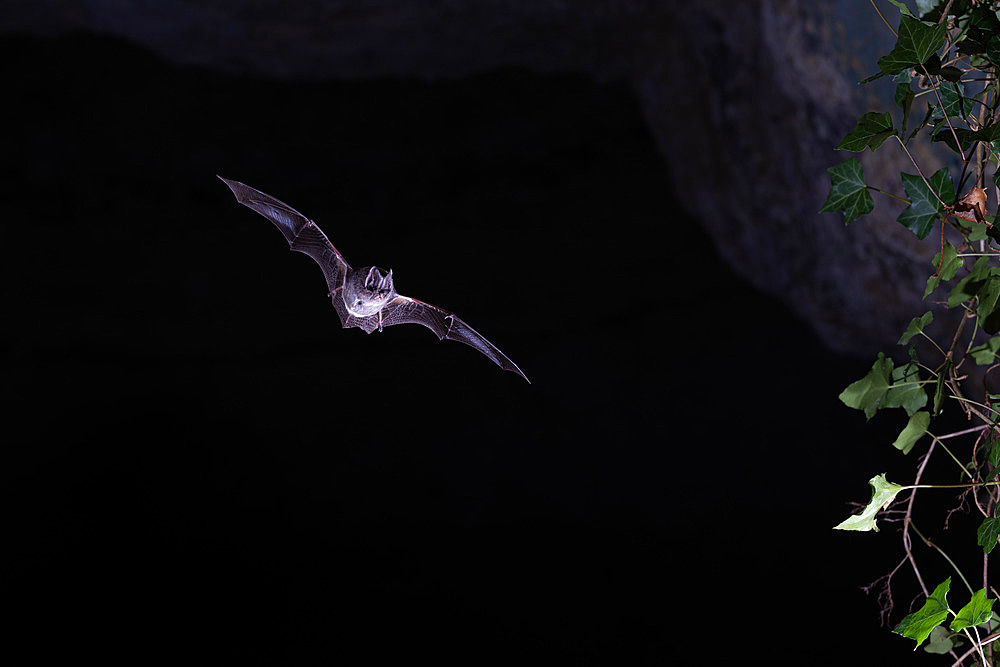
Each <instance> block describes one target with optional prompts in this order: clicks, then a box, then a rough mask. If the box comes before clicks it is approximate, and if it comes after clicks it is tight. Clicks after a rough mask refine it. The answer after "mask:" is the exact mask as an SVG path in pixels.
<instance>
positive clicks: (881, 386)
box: [838, 352, 893, 419]
mask: <svg viewBox="0 0 1000 667" xmlns="http://www.w3.org/2000/svg"><path fill="white" fill-rule="evenodd" d="M892 367H893V363H892V359H887V358H886V356H885V354H883V353H882V352H879V353H878V359H876V360H875V363H874V364H873V365H872V369H871V370H870V371H868V375H866V376H864V377H863V378H861V379H860V380H858V381H857V382H852V383H851V384H850V385H848V387H847V389H845V390H844V391H842V392H840V396H838V398H840V400H841V401H843V403H844V405H846V406H847V407H849V408H854V409H856V410H864V411H865V417H867V418H868V419H871V418H872V416H873V415H874V414H875V413H876V412H878V409H879V408H880V407H883V406H882V401H883V400H884V399H885V395H886V393H887V392H888V391H889V385H890V383H891V382H892Z"/></svg>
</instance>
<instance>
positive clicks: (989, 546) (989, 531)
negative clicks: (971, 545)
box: [976, 517, 1000, 553]
mask: <svg viewBox="0 0 1000 667" xmlns="http://www.w3.org/2000/svg"><path fill="white" fill-rule="evenodd" d="M997 537H1000V519H995V518H992V517H990V518H986V519H983V522H982V523H981V524H979V530H977V531H976V543H977V544H979V546H981V547H982V548H983V551H984V552H985V553H989V552H991V551H993V547H995V546H996V545H997Z"/></svg>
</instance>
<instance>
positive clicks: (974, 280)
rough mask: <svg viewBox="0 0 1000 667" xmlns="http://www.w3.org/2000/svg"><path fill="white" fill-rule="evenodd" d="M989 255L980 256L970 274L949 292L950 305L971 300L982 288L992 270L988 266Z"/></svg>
mask: <svg viewBox="0 0 1000 667" xmlns="http://www.w3.org/2000/svg"><path fill="white" fill-rule="evenodd" d="M987 259H988V258H987V257H980V258H979V259H977V260H976V263H975V264H973V266H972V271H970V272H969V275H967V276H965V277H964V278H962V279H961V280H960V281H958V284H957V285H955V286H954V287H953V288H952V289H951V292H950V293H949V294H948V307H949V308H954V307H955V306H957V305H958V304H960V303H963V302H965V301H968V300H970V299H971V298H973V297H974V296H976V295H977V294H979V290H980V289H982V287H983V284H984V283H985V282H986V279H987V278H988V277H989V276H990V274H991V271H990V269H989V267H988V266H987Z"/></svg>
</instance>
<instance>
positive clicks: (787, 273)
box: [0, 0, 935, 354]
mask: <svg viewBox="0 0 1000 667" xmlns="http://www.w3.org/2000/svg"><path fill="white" fill-rule="evenodd" d="M890 20H893V19H890ZM0 29H3V30H6V31H30V32H34V33H42V34H63V33H66V32H69V31H75V30H83V31H88V32H94V33H104V34H113V35H116V36H120V37H123V38H126V39H128V40H131V41H133V42H135V43H138V44H141V45H143V46H144V47H146V48H149V49H151V50H152V51H154V52H155V53H157V54H159V55H160V56H161V57H163V58H165V59H167V60H168V61H170V62H172V63H175V64H180V65H197V66H202V67H208V68H212V69H214V70H218V71H223V72H228V73H233V74H252V75H256V76H268V77H278V78H284V79H309V80H320V79H330V78H366V77H382V76H414V77H421V78H425V79H432V80H433V79H441V78H454V77H462V76H465V75H468V74H471V73H475V72H481V71H484V70H488V69H491V68H497V67H511V66H514V67H524V68H530V69H532V70H536V71H539V72H560V71H574V72H581V73H585V74H587V75H589V76H592V77H594V78H595V79H597V80H627V81H629V82H630V84H631V85H632V87H633V89H634V91H635V94H636V96H637V98H638V99H639V100H640V102H641V105H642V107H643V109H644V113H645V116H646V118H647V120H648V123H649V126H650V128H651V130H652V133H653V135H654V137H655V139H656V141H657V143H658V148H659V150H660V152H661V154H662V155H663V156H664V159H665V160H666V161H667V163H668V164H669V166H670V171H671V174H672V179H673V187H674V188H675V189H676V190H677V192H679V193H681V195H682V199H683V200H684V201H685V202H686V206H687V209H688V213H690V214H692V215H694V216H695V217H697V218H698V219H699V220H700V221H701V222H702V224H704V225H705V227H706V228H707V229H708V230H709V231H710V233H711V235H712V237H713V238H714V240H715V242H716V244H717V246H718V248H719V250H720V252H721V253H722V255H723V256H724V257H725V258H726V260H727V261H728V262H730V263H731V265H732V266H733V267H734V268H735V269H736V270H737V271H738V272H739V273H740V274H741V275H743V276H745V277H746V278H747V279H748V280H749V281H750V282H751V283H752V284H753V285H755V286H756V287H757V288H759V289H761V290H764V291H766V292H769V293H772V294H775V295H777V296H779V297H780V298H782V299H783V300H784V301H785V302H786V303H787V304H789V306H790V307H791V308H792V309H793V310H794V311H795V312H797V313H798V314H799V315H800V316H801V317H802V318H803V319H805V320H807V321H808V322H810V323H811V324H812V326H813V327H814V328H815V329H816V330H817V331H818V332H819V333H820V335H821V337H822V338H823V340H825V341H826V342H827V344H829V345H830V346H831V347H832V348H833V349H835V350H838V351H841V352H850V353H858V354H870V353H872V352H873V351H874V350H876V349H879V348H882V347H884V346H886V345H887V344H891V343H892V342H894V340H895V338H896V337H897V336H898V335H899V332H900V331H901V329H902V328H903V327H905V323H906V321H907V320H908V319H909V318H910V317H912V316H913V315H915V314H919V312H921V311H920V309H921V307H922V306H921V305H920V297H921V295H922V293H923V285H924V281H925V280H926V276H927V268H928V260H929V258H930V257H931V256H932V254H933V253H934V252H935V248H934V246H933V243H932V239H928V241H927V242H925V243H919V242H917V241H916V240H915V239H914V238H913V237H912V235H910V233H909V232H908V231H906V230H905V229H904V228H903V227H902V226H900V225H898V224H897V223H895V222H894V220H893V219H894V217H895V216H896V215H897V213H898V208H895V207H893V206H891V205H890V204H888V203H887V202H886V201H885V200H883V201H880V202H877V204H878V205H877V207H876V215H874V216H870V217H868V218H866V219H862V220H861V221H858V222H856V223H854V224H853V225H852V227H851V228H850V229H847V230H845V228H844V225H843V222H842V220H841V219H840V217H839V216H837V215H832V214H823V215H820V214H818V213H817V212H816V211H817V210H818V209H819V208H820V206H821V205H822V203H823V201H824V199H825V196H826V191H827V188H828V185H829V181H828V177H827V174H826V171H825V169H826V167H828V166H830V165H831V164H834V163H836V162H838V161H840V160H843V159H846V158H847V157H849V155H848V154H843V153H841V154H837V153H836V152H835V151H833V150H832V146H834V145H835V144H836V143H837V142H838V141H839V140H840V138H842V137H843V135H844V134H845V133H846V132H847V131H848V130H849V129H850V128H851V127H852V126H853V123H854V121H855V119H856V118H857V116H858V114H859V113H860V112H861V111H864V110H867V109H868V106H869V103H870V100H865V99H863V98H862V91H861V90H860V89H859V88H858V87H857V85H856V81H858V80H859V79H860V78H862V77H863V76H864V75H865V74H867V73H870V72H868V71H866V69H871V68H873V67H874V62H875V59H876V58H877V57H878V56H879V55H882V54H884V53H886V52H888V50H889V49H890V48H891V46H892V36H891V34H890V33H889V32H888V31H887V30H886V29H885V28H884V26H882V25H881V23H880V20H879V18H878V16H877V15H876V14H875V13H874V11H871V10H870V8H869V7H868V6H867V5H866V6H865V7H861V6H860V5H859V3H856V2H850V1H849V0H749V1H747V2H731V1H729V0H707V1H706V2H700V3H681V2H664V1H663V0H582V1H580V2H567V1H565V0H483V1H480V2H475V3H471V2H465V1H459V0H433V1H428V2H412V1H411V0H351V1H343V0H342V1H331V0H303V1H300V2H295V3H288V2H280V1H278V0H251V1H249V2H235V1H232V0H197V1H195V0H187V1H185V0H178V1H177V2H170V3H163V2H160V1H159V0H89V1H86V2H78V1H71V0H31V1H30V2H27V1H23V2H14V3H13V4H11V3H8V5H7V6H6V7H5V10H4V12H3V15H2V16H0ZM885 108H889V107H885ZM862 159H863V160H864V164H865V167H866V174H867V176H868V181H869V182H870V183H879V184H882V185H884V186H885V187H886V189H889V190H899V187H896V186H897V185H898V171H899V170H900V169H901V168H904V169H905V168H906V164H903V163H902V162H901V161H900V160H899V159H897V157H895V156H892V157H884V156H882V155H881V154H874V155H872V154H869V155H867V156H863V157H862ZM911 171H912V169H911ZM670 224H671V221H669V220H665V221H664V228H665V229H666V230H667V231H668V232H669V227H670ZM932 236H933V235H932ZM696 251H697V250H696V249H692V252H696ZM706 298H711V295H706Z"/></svg>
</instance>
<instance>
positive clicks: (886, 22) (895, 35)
mask: <svg viewBox="0 0 1000 667" xmlns="http://www.w3.org/2000/svg"><path fill="white" fill-rule="evenodd" d="M868 1H869V2H871V3H872V7H874V8H875V13H876V14H878V17H879V18H880V19H882V23H884V24H885V27H886V28H888V29H889V32H891V33H892V36H893V37H895V38H897V39H898V38H899V35H898V34H896V30H895V29H894V28H893V27H892V25H890V23H889V22H888V21H886V20H885V17H884V16H882V12H881V11H879V8H878V5H876V4H875V0H868Z"/></svg>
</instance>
